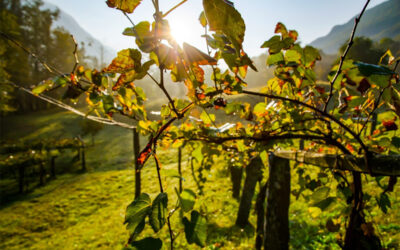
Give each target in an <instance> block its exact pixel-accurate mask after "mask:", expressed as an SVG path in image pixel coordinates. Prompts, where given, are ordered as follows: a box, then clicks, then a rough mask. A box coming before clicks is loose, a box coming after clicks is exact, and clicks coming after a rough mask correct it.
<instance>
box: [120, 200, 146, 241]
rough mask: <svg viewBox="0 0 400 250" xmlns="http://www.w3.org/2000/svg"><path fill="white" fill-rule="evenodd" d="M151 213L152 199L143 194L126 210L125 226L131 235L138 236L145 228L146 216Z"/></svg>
mask: <svg viewBox="0 0 400 250" xmlns="http://www.w3.org/2000/svg"><path fill="white" fill-rule="evenodd" d="M150 211H151V199H150V196H149V195H148V194H146V193H143V194H141V195H140V196H139V197H138V198H136V199H135V200H134V201H133V202H132V203H131V204H129V206H128V207H127V208H126V215H125V222H124V223H125V224H127V226H126V227H127V229H128V230H129V231H130V232H131V234H135V236H136V235H137V232H138V231H140V230H139V229H140V228H142V227H143V225H141V224H143V223H144V220H145V218H146V216H147V215H148V214H149V213H150Z"/></svg>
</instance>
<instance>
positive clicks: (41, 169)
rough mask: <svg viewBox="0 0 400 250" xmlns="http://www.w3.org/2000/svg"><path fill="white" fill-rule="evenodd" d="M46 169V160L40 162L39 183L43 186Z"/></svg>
mask: <svg viewBox="0 0 400 250" xmlns="http://www.w3.org/2000/svg"><path fill="white" fill-rule="evenodd" d="M45 175H46V171H45V169H44V162H41V163H40V164H39V185H40V186H43V185H44V181H45V180H44V179H45Z"/></svg>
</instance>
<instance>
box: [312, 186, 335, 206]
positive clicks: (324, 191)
mask: <svg viewBox="0 0 400 250" xmlns="http://www.w3.org/2000/svg"><path fill="white" fill-rule="evenodd" d="M330 190H331V189H330V188H329V187H320V188H318V189H317V190H315V191H314V193H313V194H312V195H311V199H312V200H313V201H314V203H317V202H320V201H322V200H324V199H325V198H327V197H328V195H329V191H330Z"/></svg>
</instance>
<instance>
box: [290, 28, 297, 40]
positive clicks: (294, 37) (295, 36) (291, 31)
mask: <svg viewBox="0 0 400 250" xmlns="http://www.w3.org/2000/svg"><path fill="white" fill-rule="evenodd" d="M289 37H291V38H292V39H293V40H294V41H297V38H298V37H299V33H297V31H295V30H290V31H289Z"/></svg>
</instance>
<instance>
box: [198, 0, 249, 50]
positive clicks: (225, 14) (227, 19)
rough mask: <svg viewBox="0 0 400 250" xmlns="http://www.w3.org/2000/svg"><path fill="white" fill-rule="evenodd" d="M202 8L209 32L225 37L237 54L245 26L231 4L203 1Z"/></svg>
mask: <svg viewBox="0 0 400 250" xmlns="http://www.w3.org/2000/svg"><path fill="white" fill-rule="evenodd" d="M203 7H204V13H205V15H206V17H207V21H208V24H209V25H210V30H212V31H217V32H222V33H223V34H224V35H226V36H227V37H228V38H229V40H230V41H231V42H232V44H233V45H234V47H235V49H236V52H237V53H238V54H239V52H240V50H241V49H242V43H243V40H244V33H245V30H246V25H245V23H244V21H243V18H242V16H241V15H240V13H239V12H238V11H237V10H236V9H235V7H233V3H231V2H230V1H226V0H203Z"/></svg>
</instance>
